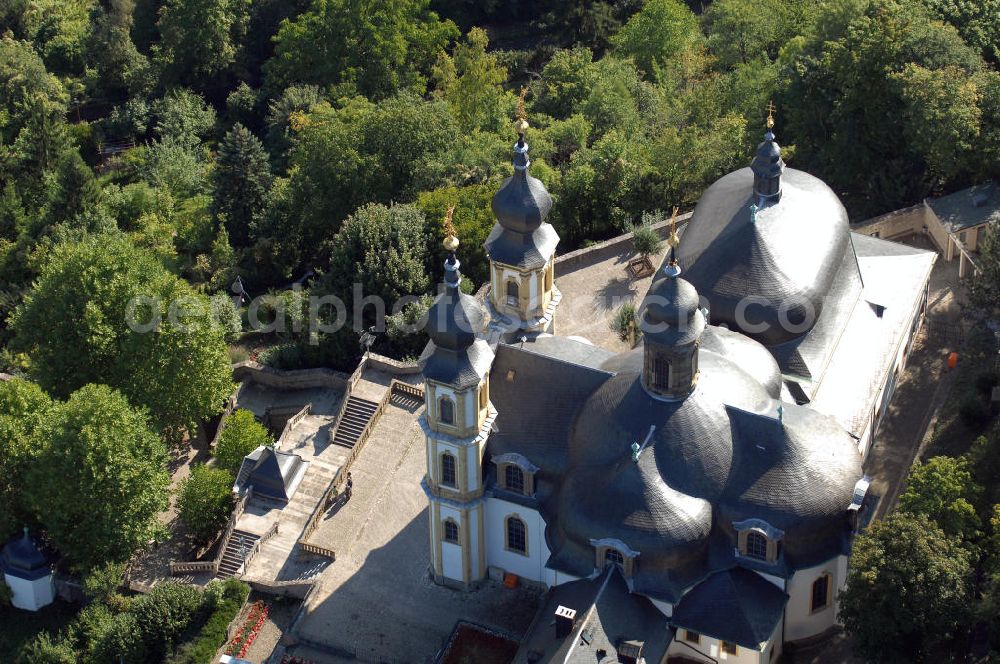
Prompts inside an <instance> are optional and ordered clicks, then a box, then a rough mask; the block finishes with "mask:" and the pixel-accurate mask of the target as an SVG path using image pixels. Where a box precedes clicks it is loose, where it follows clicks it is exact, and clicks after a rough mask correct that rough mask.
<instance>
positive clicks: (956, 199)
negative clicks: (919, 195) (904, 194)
mask: <svg viewBox="0 0 1000 664" xmlns="http://www.w3.org/2000/svg"><path fill="white" fill-rule="evenodd" d="M927 204H928V205H929V206H930V207H931V209H932V210H934V214H936V215H937V218H938V219H940V220H941V223H942V224H943V225H944V227H945V228H947V229H948V232H949V233H957V232H959V231H961V230H964V229H966V228H972V227H973V226H980V225H982V224H986V223H989V222H995V221H1000V186H998V185H997V183H996V182H986V183H984V184H977V185H975V186H972V187H969V188H968V189H963V190H962V191H956V192H955V193H953V194H948V195H947V196H941V197H940V198H928V199H927Z"/></svg>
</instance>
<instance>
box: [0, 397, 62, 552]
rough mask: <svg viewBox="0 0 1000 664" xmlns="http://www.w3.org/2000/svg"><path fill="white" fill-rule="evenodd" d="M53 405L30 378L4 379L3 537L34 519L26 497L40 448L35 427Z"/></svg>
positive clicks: (0, 439)
mask: <svg viewBox="0 0 1000 664" xmlns="http://www.w3.org/2000/svg"><path fill="white" fill-rule="evenodd" d="M51 405H52V401H51V400H50V399H49V397H48V395H46V394H45V392H43V391H42V389H41V388H40V387H38V385H36V384H35V383H30V382H28V381H26V380H20V379H15V380H8V381H0V541H3V542H6V541H7V540H8V539H9V538H10V537H12V536H13V535H14V534H15V533H16V532H17V531H18V529H19V528H20V527H22V526H23V525H25V524H26V523H31V522H33V521H34V517H33V516H32V515H31V510H30V506H29V505H27V504H26V502H25V500H24V485H25V479H24V478H25V474H26V473H27V470H28V468H29V467H30V466H31V464H32V463H33V462H34V459H35V457H36V455H37V454H38V449H37V448H36V447H35V445H34V444H33V441H34V440H35V438H34V432H35V429H37V428H38V426H39V425H40V424H41V423H42V421H43V419H44V418H45V415H46V413H47V412H48V410H49V408H50V407H51Z"/></svg>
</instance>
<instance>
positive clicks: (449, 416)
mask: <svg viewBox="0 0 1000 664" xmlns="http://www.w3.org/2000/svg"><path fill="white" fill-rule="evenodd" d="M439 404H440V408H439V410H440V411H441V417H440V419H441V422H443V423H444V424H454V423H455V402H454V401H452V400H451V399H449V398H448V397H441V400H440V402H439Z"/></svg>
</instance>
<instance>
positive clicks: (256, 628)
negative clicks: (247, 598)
mask: <svg viewBox="0 0 1000 664" xmlns="http://www.w3.org/2000/svg"><path fill="white" fill-rule="evenodd" d="M270 610H271V609H270V606H268V605H267V604H265V603H264V602H262V601H259V600H258V601H256V602H254V603H253V606H251V607H250V613H248V614H247V617H246V620H244V621H243V624H242V625H241V626H240V629H239V631H237V632H236V636H235V637H234V638H233V640H232V641H230V642H229V647H227V648H226V654H227V655H232V656H235V657H239V658H240V659H243V658H244V657H246V654H247V652H249V651H250V646H251V645H253V642H254V640H255V639H256V638H257V635H258V634H259V633H260V630H261V629H262V628H263V627H264V623H265V622H267V615H268V613H270Z"/></svg>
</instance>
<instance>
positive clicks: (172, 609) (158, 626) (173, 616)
mask: <svg viewBox="0 0 1000 664" xmlns="http://www.w3.org/2000/svg"><path fill="white" fill-rule="evenodd" d="M201 606H202V597H201V592H199V591H198V589H196V588H194V587H193V586H189V585H186V584H182V583H173V582H167V583H161V584H159V585H158V586H156V587H155V588H154V589H153V592H151V593H149V594H148V595H145V596H143V597H140V598H139V599H137V600H136V601H135V604H134V605H133V607H132V611H130V612H129V614H128V615H132V616H134V617H135V620H136V624H137V626H138V630H139V635H140V638H141V640H142V641H143V643H144V646H145V650H146V653H147V658H148V659H151V660H153V661H157V662H159V661H162V660H163V658H164V657H166V654H167V653H168V652H171V651H172V650H173V649H174V646H175V645H176V643H177V641H178V639H179V638H180V636H181V634H183V633H184V631H185V630H186V629H187V628H188V627H189V626H190V625H191V624H192V622H194V621H195V620H196V619H197V618H198V616H199V610H200V608H201Z"/></svg>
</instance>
